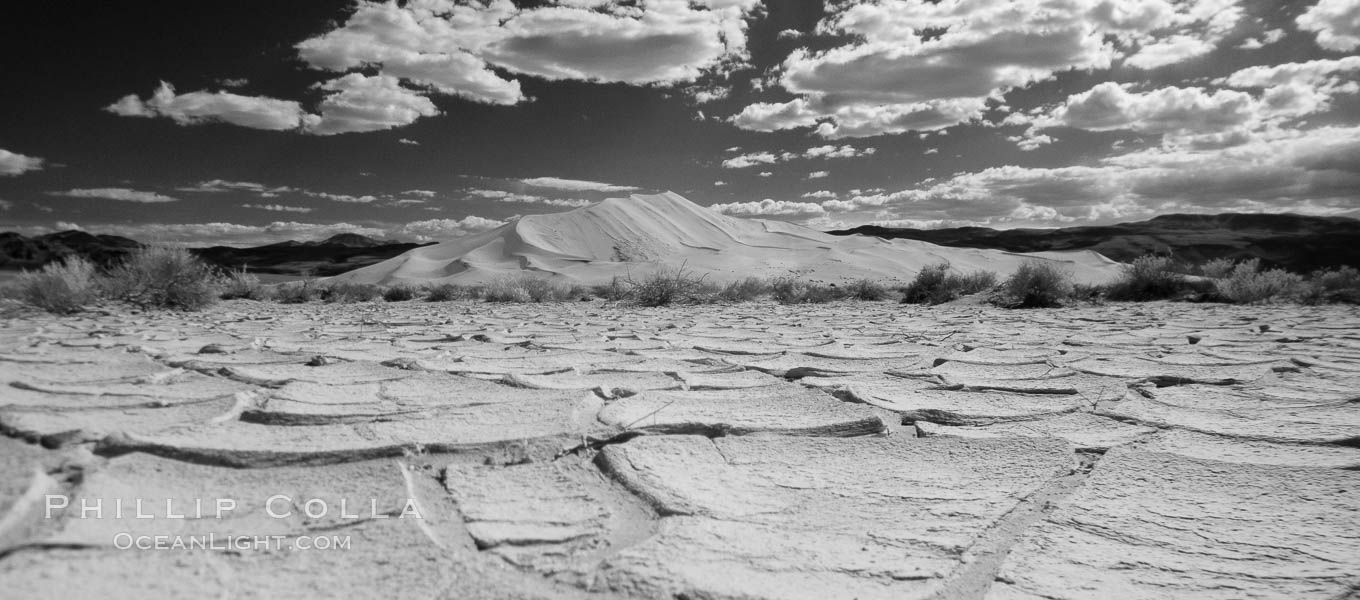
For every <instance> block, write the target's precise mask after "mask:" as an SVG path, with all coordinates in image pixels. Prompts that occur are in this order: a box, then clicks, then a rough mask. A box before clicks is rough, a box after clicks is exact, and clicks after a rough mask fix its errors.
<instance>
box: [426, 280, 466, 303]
mask: <svg viewBox="0 0 1360 600" xmlns="http://www.w3.org/2000/svg"><path fill="white" fill-rule="evenodd" d="M473 297H475V296H474V295H473V290H472V289H471V288H469V287H467V286H462V285H455V284H452V283H441V284H439V285H436V286H431V287H429V288H426V293H425V301H426V302H448V301H451V300H467V299H469V298H473Z"/></svg>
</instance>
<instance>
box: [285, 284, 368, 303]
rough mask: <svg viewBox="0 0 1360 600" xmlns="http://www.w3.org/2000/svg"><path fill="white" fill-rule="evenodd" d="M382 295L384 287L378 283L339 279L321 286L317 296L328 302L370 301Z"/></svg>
mask: <svg viewBox="0 0 1360 600" xmlns="http://www.w3.org/2000/svg"><path fill="white" fill-rule="evenodd" d="M381 295H382V288H379V287H378V286H376V285H371V284H367V283H354V282H351V281H337V282H334V283H331V284H330V285H326V286H321V287H320V288H319V292H318V293H317V296H318V297H320V298H321V299H322V300H324V301H325V302H326V303H327V304H349V303H352V302H369V301H372V300H374V299H375V298H377V297H378V296H381ZM303 302H306V300H303Z"/></svg>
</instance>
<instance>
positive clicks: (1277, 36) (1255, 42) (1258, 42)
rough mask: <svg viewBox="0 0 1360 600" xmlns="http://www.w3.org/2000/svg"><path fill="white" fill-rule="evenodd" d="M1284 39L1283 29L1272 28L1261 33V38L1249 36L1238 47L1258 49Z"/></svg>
mask: <svg viewBox="0 0 1360 600" xmlns="http://www.w3.org/2000/svg"><path fill="white" fill-rule="evenodd" d="M1282 39H1284V30H1283V29H1271V30H1270V31H1267V32H1265V33H1263V34H1261V37H1260V38H1247V39H1246V40H1244V41H1243V42H1242V43H1241V44H1238V46H1237V47H1238V48H1241V49H1243V50H1258V49H1260V48H1264V47H1266V46H1269V45H1271V44H1274V43H1275V42H1278V41H1280V40H1282Z"/></svg>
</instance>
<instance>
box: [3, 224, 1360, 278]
mask: <svg viewBox="0 0 1360 600" xmlns="http://www.w3.org/2000/svg"><path fill="white" fill-rule="evenodd" d="M704 214H707V213H704ZM828 233H831V234H833V235H841V236H850V235H863V236H873V237H880V238H887V239H907V240H918V241H923V242H930V243H933V244H939V245H941V246H952V247H961V248H981V249H993V250H1005V251H1010V252H1044V251H1053V250H1093V251H1096V252H1099V253H1101V254H1103V255H1105V256H1107V257H1109V258H1111V259H1114V260H1117V261H1120V262H1128V261H1130V260H1133V259H1134V258H1137V257H1139V256H1142V255H1144V254H1148V253H1162V254H1166V253H1170V254H1171V255H1172V256H1174V257H1176V258H1179V259H1181V260H1186V261H1190V262H1196V263H1199V262H1204V261H1206V260H1209V259H1213V258H1224V257H1226V258H1234V259H1245V258H1260V259H1261V260H1262V262H1264V263H1265V264H1267V265H1269V266H1279V267H1284V268H1287V269H1289V270H1292V271H1296V272H1308V271H1311V270H1313V269H1318V268H1324V267H1337V266H1342V265H1349V266H1354V267H1360V220H1356V219H1350V218H1345V217H1308V216H1301V215H1293V214H1279V215H1263V214H1236V213H1226V214H1220V215H1182V214H1174V215H1163V216H1160V217H1155V218H1152V219H1149V220H1147V221H1139V222H1136V223H1121V224H1118V225H1107V226H1090V227H1066V228H1061V229H1007V230H996V229H989V228H986V227H959V228H953V229H907V228H889V227H878V226H873V225H865V226H862V227H856V228H854V229H846V230H840V231H831V232H828ZM141 245H142V244H141V243H139V242H137V241H136V240H131V239H128V238H125V237H119V236H116V235H96V234H91V233H87V232H84V231H62V232H59V233H50V234H46V235H39V236H33V237H25V236H23V235H20V234H18V233H14V232H4V233H0V269H20V268H27V269H32V268H37V267H41V266H42V265H44V264H47V263H48V262H51V261H53V260H57V259H60V258H63V257H66V256H70V255H81V256H86V257H88V258H90V259H91V260H93V261H95V262H96V263H100V264H110V263H112V262H116V261H117V260H119V259H121V258H122V257H124V256H126V255H127V253H128V252H130V251H132V250H133V249H135V248H139V247H141ZM428 245H430V244H415V243H409V242H398V241H394V240H379V239H374V238H370V237H367V236H363V235H359V234H355V233H342V234H339V235H335V236H331V237H329V238H327V239H324V240H321V241H314V242H298V241H292V240H289V241H286V242H279V243H276V244H269V245H266V246H256V247H252V248H233V247H229V246H212V247H210V248H195V249H193V251H194V252H195V253H197V254H198V255H199V256H201V257H202V258H204V259H205V260H207V261H208V262H210V263H212V264H215V265H218V266H221V267H225V268H239V267H242V266H244V267H246V268H248V269H249V270H250V271H252V272H258V273H277V274H283V275H299V274H302V273H311V274H314V275H317V276H330V275H337V274H340V273H345V272H348V271H352V270H354V269H358V268H361V267H366V266H369V265H374V264H377V263H380V262H382V261H384V260H387V259H390V258H393V257H396V256H399V255H401V254H404V253H406V252H408V251H410V250H413V249H415V248H419V247H422V246H428Z"/></svg>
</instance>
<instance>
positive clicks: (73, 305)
mask: <svg viewBox="0 0 1360 600" xmlns="http://www.w3.org/2000/svg"><path fill="white" fill-rule="evenodd" d="M16 288H17V291H16V293H17V297H18V299H19V300H21V301H23V302H25V303H27V304H30V305H32V306H35V307H38V308H41V309H43V310H45V311H48V312H53V313H59V314H68V313H73V312H78V311H80V310H81V309H83V308H85V307H86V306H88V305H89V304H91V303H92V302H94V301H95V300H97V299H98V298H99V292H100V289H99V288H100V282H99V279H98V277H97V273H96V271H95V266H94V263H92V262H90V261H89V260H88V259H86V258H83V257H80V256H70V257H67V258H66V260H65V261H63V262H54V263H49V264H47V265H45V266H43V268H42V269H41V270H38V271H24V273H23V274H22V275H20V276H19V281H18V284H17V286H16Z"/></svg>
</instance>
